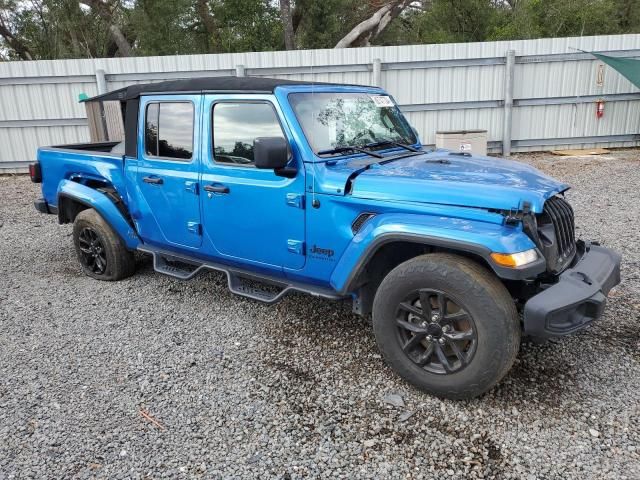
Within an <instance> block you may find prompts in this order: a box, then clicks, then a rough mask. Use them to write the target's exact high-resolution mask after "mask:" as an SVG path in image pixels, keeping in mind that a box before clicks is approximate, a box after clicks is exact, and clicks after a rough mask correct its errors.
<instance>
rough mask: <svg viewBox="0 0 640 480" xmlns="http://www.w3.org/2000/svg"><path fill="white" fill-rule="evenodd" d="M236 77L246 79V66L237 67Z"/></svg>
mask: <svg viewBox="0 0 640 480" xmlns="http://www.w3.org/2000/svg"><path fill="white" fill-rule="evenodd" d="M236 77H244V65H236Z"/></svg>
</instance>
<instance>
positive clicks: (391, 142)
mask: <svg viewBox="0 0 640 480" xmlns="http://www.w3.org/2000/svg"><path fill="white" fill-rule="evenodd" d="M383 145H393V146H394V147H400V148H404V149H405V150H409V151H410V152H419V151H420V150H419V149H417V148H416V147H412V146H411V145H407V144H406V143H400V142H396V141H394V140H381V141H379V142H373V143H367V144H366V145H364V146H365V147H366V148H374V147H381V146H383Z"/></svg>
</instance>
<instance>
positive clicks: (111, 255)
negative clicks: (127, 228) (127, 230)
mask: <svg viewBox="0 0 640 480" xmlns="http://www.w3.org/2000/svg"><path fill="white" fill-rule="evenodd" d="M73 243H74V245H75V248H76V254H77V255H78V260H79V261H80V265H81V266H82V270H83V271H84V273H85V274H87V275H88V276H90V277H92V278H95V279H97V280H121V279H123V278H126V277H128V276H130V275H133V273H134V272H135V268H136V263H135V257H134V255H133V253H132V252H131V251H129V250H127V247H126V245H125V244H124V242H123V241H122V239H121V238H120V237H119V236H118V234H117V233H116V232H115V231H114V230H113V229H112V228H111V227H110V226H109V224H108V223H107V222H105V220H104V219H103V218H102V217H101V216H100V214H99V213H98V212H97V211H95V210H94V209H93V208H88V209H86V210H83V211H81V212H80V213H79V214H78V216H77V217H76V219H75V221H74V223H73Z"/></svg>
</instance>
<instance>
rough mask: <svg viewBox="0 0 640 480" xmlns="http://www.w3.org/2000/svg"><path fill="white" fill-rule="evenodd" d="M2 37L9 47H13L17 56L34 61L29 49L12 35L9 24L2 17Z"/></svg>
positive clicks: (0, 30) (0, 27)
mask: <svg viewBox="0 0 640 480" xmlns="http://www.w3.org/2000/svg"><path fill="white" fill-rule="evenodd" d="M0 37H2V38H4V40H5V42H7V45H9V47H11V49H12V50H13V51H14V52H16V55H18V57H20V58H21V59H22V60H33V55H32V54H31V51H30V50H29V47H27V46H26V45H25V44H24V43H23V42H22V40H20V39H19V38H18V37H16V36H15V35H14V34H13V33H11V30H9V27H7V24H6V23H5V21H4V19H3V18H2V17H0Z"/></svg>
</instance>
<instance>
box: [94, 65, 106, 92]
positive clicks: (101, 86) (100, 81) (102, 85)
mask: <svg viewBox="0 0 640 480" xmlns="http://www.w3.org/2000/svg"><path fill="white" fill-rule="evenodd" d="M96 84H97V85H98V95H102V94H103V93H107V78H106V77H105V75H104V70H96Z"/></svg>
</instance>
